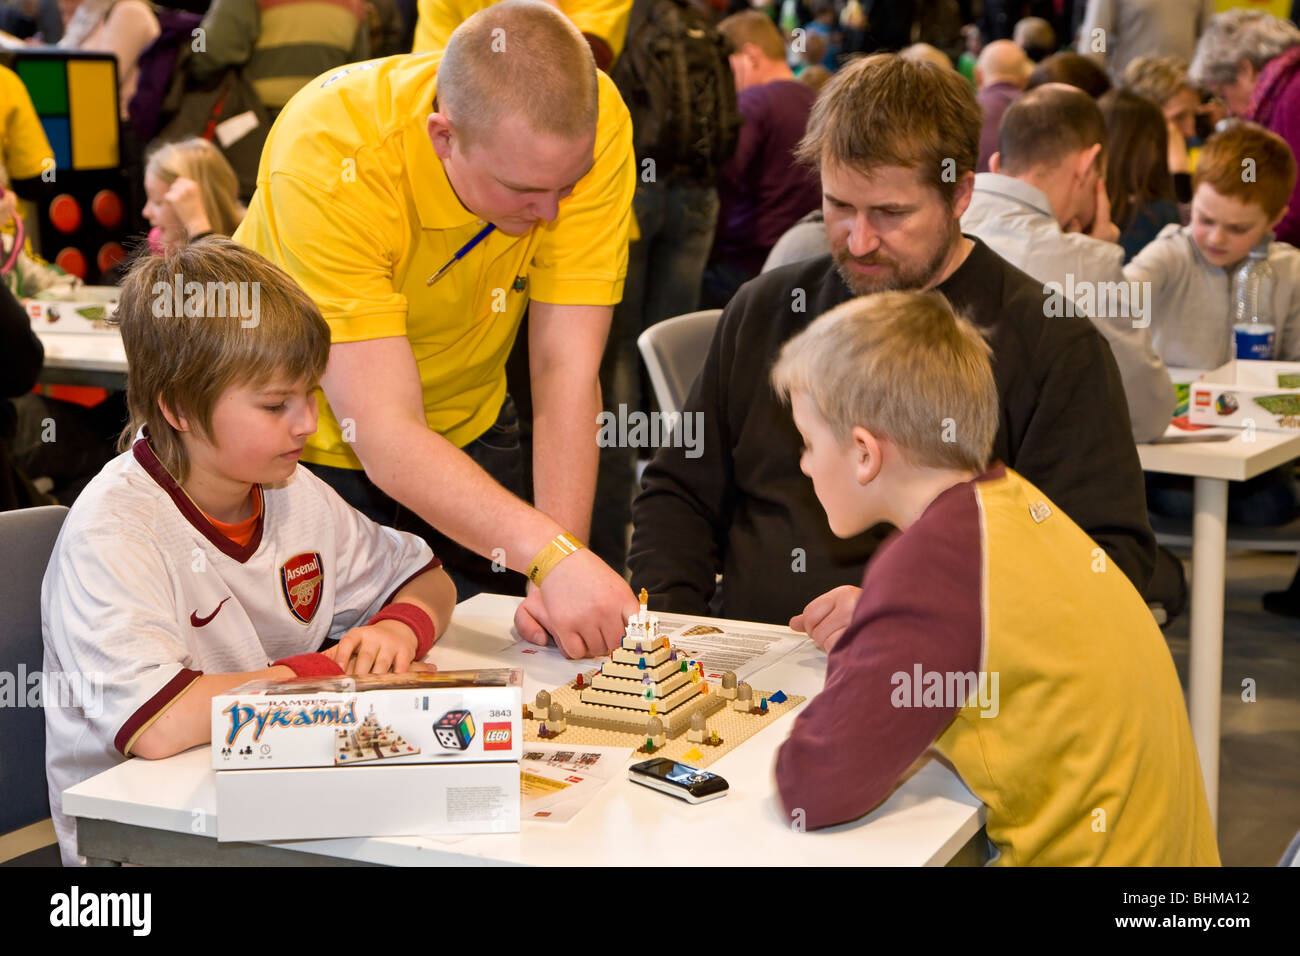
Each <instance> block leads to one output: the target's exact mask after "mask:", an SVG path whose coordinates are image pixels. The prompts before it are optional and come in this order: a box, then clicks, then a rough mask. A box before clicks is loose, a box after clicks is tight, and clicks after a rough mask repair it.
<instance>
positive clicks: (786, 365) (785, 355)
mask: <svg viewBox="0 0 1300 956" xmlns="http://www.w3.org/2000/svg"><path fill="white" fill-rule="evenodd" d="M990 354H991V350H990V348H989V345H988V343H987V342H986V341H985V340H984V337H983V336H982V335H981V334H980V332H979V330H978V329H977V328H976V327H975V326H974V325H973V324H972V323H971V322H969V321H968V320H966V319H964V318H962V317H960V316H958V315H956V314H955V313H954V312H953V310H952V306H950V305H949V304H948V300H947V299H945V298H944V297H943V295H942V294H941V293H938V292H933V291H929V292H878V293H876V294H875V295H867V296H862V297H861V298H857V299H851V300H850V301H848V302H845V303H843V304H842V305H838V306H836V307H835V308H833V309H831V310H830V311H829V312H827V313H826V314H825V315H823V316H821V317H820V318H818V319H816V320H815V321H814V322H813V323H812V324H811V325H809V326H808V328H806V329H804V330H803V331H802V332H800V333H799V334H798V335H796V336H795V337H794V338H792V339H791V340H790V341H788V342H786V344H785V346H784V348H782V349H781V355H780V357H779V358H778V359H777V362H776V365H775V367H774V368H773V369H772V385H773V387H774V388H775V389H776V391H777V394H778V395H779V396H780V397H781V399H782V400H783V401H788V400H789V397H790V395H791V394H792V393H795V392H797V393H799V394H801V395H805V396H807V397H808V399H809V400H810V401H811V402H812V404H813V407H814V408H815V409H816V410H817V414H818V415H820V416H821V418H822V420H823V421H825V422H826V424H827V426H829V428H830V430H831V432H832V434H834V435H835V436H836V437H837V438H838V439H839V440H840V441H841V442H847V441H848V440H849V438H850V436H851V434H852V431H853V429H854V428H855V427H857V426H861V427H863V428H865V429H867V431H869V432H871V433H872V434H874V435H877V436H879V437H883V438H887V439H889V441H891V442H893V443H894V444H895V445H896V446H898V448H899V449H901V450H902V451H903V453H904V454H905V455H906V456H907V458H908V459H909V460H910V461H912V462H913V463H914V464H916V465H919V466H923V467H928V468H952V469H961V470H967V471H983V470H984V469H985V468H986V467H987V466H988V463H989V456H990V455H991V454H992V452H993V437H994V435H995V434H996V433H997V429H998V393H997V387H996V386H995V385H994V382H993V369H992V366H991V365H990V364H989V356H990Z"/></svg>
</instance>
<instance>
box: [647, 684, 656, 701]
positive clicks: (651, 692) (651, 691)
mask: <svg viewBox="0 0 1300 956" xmlns="http://www.w3.org/2000/svg"><path fill="white" fill-rule="evenodd" d="M654 696H655V689H654V688H653V687H647V688H646V691H645V699H646V700H654Z"/></svg>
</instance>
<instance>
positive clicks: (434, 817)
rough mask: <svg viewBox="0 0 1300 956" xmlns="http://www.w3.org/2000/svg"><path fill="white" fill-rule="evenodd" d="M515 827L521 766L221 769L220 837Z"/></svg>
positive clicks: (324, 836)
mask: <svg viewBox="0 0 1300 956" xmlns="http://www.w3.org/2000/svg"><path fill="white" fill-rule="evenodd" d="M516 710H517V709H516ZM518 832H519V765H518V764H517V763H459V764H446V763H443V764H406V765H403V766H385V765H378V766H376V765H369V766H360V767H356V768H354V769H350V770H335V769H334V768H333V767H329V768H326V767H303V768H289V769H280V770H250V771H246V772H234V771H231V772H227V773H219V774H217V839H218V840H219V841H222V842H225V841H229V840H324V839H332V838H336V837H374V836H416V835H422V834H427V835H432V834H453V833H456V834H459V833H518Z"/></svg>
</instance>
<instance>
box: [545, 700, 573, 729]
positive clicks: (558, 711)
mask: <svg viewBox="0 0 1300 956" xmlns="http://www.w3.org/2000/svg"><path fill="white" fill-rule="evenodd" d="M567 726H568V722H567V721H566V720H565V718H564V708H563V707H562V706H561V705H559V704H555V703H553V704H551V706H550V709H549V710H548V712H547V714H546V732H547V733H548V734H558V733H560V732H561V731H562V730H564V729H565V727H567Z"/></svg>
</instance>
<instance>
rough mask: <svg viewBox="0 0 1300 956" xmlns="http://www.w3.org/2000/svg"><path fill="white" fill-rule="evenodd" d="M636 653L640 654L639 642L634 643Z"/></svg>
mask: <svg viewBox="0 0 1300 956" xmlns="http://www.w3.org/2000/svg"><path fill="white" fill-rule="evenodd" d="M636 652H637V653H638V654H640V653H641V642H640V641H637V642H636Z"/></svg>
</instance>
